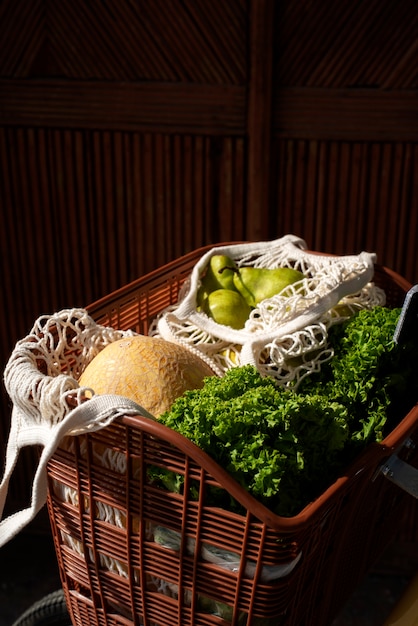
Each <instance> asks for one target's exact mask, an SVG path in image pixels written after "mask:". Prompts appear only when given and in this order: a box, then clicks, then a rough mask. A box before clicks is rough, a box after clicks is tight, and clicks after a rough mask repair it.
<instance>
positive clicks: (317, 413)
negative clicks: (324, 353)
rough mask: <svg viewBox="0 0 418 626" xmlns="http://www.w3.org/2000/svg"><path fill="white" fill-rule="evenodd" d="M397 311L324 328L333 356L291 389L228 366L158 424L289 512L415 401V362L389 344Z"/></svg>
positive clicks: (408, 350) (382, 310) (380, 310)
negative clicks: (179, 434)
mask: <svg viewBox="0 0 418 626" xmlns="http://www.w3.org/2000/svg"><path fill="white" fill-rule="evenodd" d="M399 312H400V311H399V309H395V310H393V309H389V308H386V307H374V308H373V309H371V310H367V309H364V310H362V311H360V312H359V313H358V314H356V315H355V316H354V317H353V318H351V319H350V320H348V321H346V322H344V323H343V324H341V325H339V326H335V327H333V328H332V329H331V331H330V335H329V341H330V343H331V345H332V348H333V351H334V357H333V359H331V360H330V362H329V363H328V364H327V365H326V366H323V368H322V370H321V372H320V373H319V374H318V375H314V376H312V377H311V378H310V379H309V378H306V379H305V381H304V383H303V384H302V385H301V386H300V387H299V388H298V390H297V392H296V391H294V390H292V389H289V388H284V387H279V386H277V384H276V382H275V381H274V380H273V379H271V378H269V377H262V376H261V375H260V373H259V372H258V371H257V370H256V368H255V367H253V366H244V367H236V368H232V369H231V370H229V371H228V372H227V373H226V374H225V376H224V377H223V378H217V377H209V378H206V379H205V384H204V386H203V388H202V389H199V390H193V391H187V392H186V393H185V394H184V395H183V396H181V397H180V398H178V399H177V400H176V401H175V402H174V404H173V406H172V407H171V409H170V410H169V411H168V412H166V413H164V414H163V415H162V416H161V421H162V422H163V423H165V424H166V425H167V426H169V427H171V428H173V429H174V430H177V431H179V432H181V433H182V434H183V435H184V436H186V437H188V438H189V439H191V440H192V441H194V442H195V443H196V444H197V445H198V446H200V447H201V448H202V449H203V450H205V451H206V452H208V453H209V454H210V455H211V456H212V457H213V458H214V459H215V460H216V461H217V462H218V463H219V464H220V465H222V466H223V467H225V468H226V469H227V470H228V471H229V472H230V474H231V475H232V476H233V477H234V478H235V479H236V480H237V481H238V482H239V483H240V484H241V485H242V486H243V487H244V488H246V489H248V491H249V492H250V493H251V494H252V495H254V496H255V497H256V498H258V499H259V500H260V501H261V502H263V503H264V504H265V505H267V506H268V507H269V508H270V509H271V510H273V511H274V512H275V513H277V514H279V515H283V516H292V515H295V514H297V513H298V512H300V510H301V509H302V508H303V507H304V506H306V505H307V504H308V503H309V502H310V501H312V500H313V499H315V498H316V497H317V496H318V495H320V493H321V492H322V491H323V490H324V489H325V488H326V487H327V486H329V485H330V484H331V483H332V482H333V481H334V480H335V479H336V478H337V476H338V475H339V473H340V472H341V471H342V470H343V468H344V467H345V466H346V465H347V463H349V462H350V461H351V460H353V458H354V456H355V455H356V454H358V452H359V451H360V450H361V449H362V448H364V446H365V445H367V444H368V443H370V442H372V441H381V440H382V438H383V437H384V434H385V432H386V430H387V428H388V426H389V423H390V425H391V427H392V426H393V425H394V421H395V420H396V419H398V420H399V419H400V418H401V417H403V416H404V415H405V414H406V411H407V410H409V409H410V408H411V407H412V406H413V404H414V403H415V402H416V401H417V396H418V359H416V358H414V355H413V350H412V347H411V346H408V345H404V346H398V345H397V344H395V343H394V342H393V333H394V329H395V326H396V322H397V319H398V317H399ZM162 478H164V477H162ZM215 496H216V494H215ZM230 506H232V504H231V503H230Z"/></svg>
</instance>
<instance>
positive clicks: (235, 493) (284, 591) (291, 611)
mask: <svg viewBox="0 0 418 626" xmlns="http://www.w3.org/2000/svg"><path fill="white" fill-rule="evenodd" d="M204 251H205V249H203V250H197V251H195V252H193V253H190V254H189V255H187V256H186V257H183V258H182V259H178V260H177V261H175V262H173V263H171V264H169V265H168V266H166V267H163V268H161V269H160V270H157V271H155V272H153V273H152V274H150V275H148V276H146V277H144V278H141V279H140V280H138V281H136V282H134V283H132V284H130V285H128V286H127V287H125V288H123V289H121V290H119V291H118V292H115V293H113V294H110V295H109V296H108V297H106V298H104V299H102V300H101V301H100V302H97V303H95V304H94V305H92V306H91V307H90V308H89V310H90V313H91V314H92V315H93V317H94V318H95V319H96V320H97V321H98V322H100V323H102V324H105V325H111V326H114V327H115V328H121V329H124V330H126V329H128V328H131V329H133V330H136V331H139V332H147V330H148V328H149V325H150V322H151V320H152V319H153V318H154V317H155V315H156V314H157V313H159V312H160V311H161V310H162V309H163V308H164V307H165V306H167V305H168V304H170V303H173V302H175V301H176V299H177V295H178V290H179V288H180V286H181V284H182V283H183V282H184V280H185V279H186V277H187V276H188V274H189V273H190V271H191V268H192V267H193V265H194V263H195V262H196V260H197V259H198V258H199V257H200V256H201V255H202V253H203V252H204ZM375 281H376V283H377V284H378V285H379V286H381V287H383V288H384V289H385V291H386V295H387V299H388V304H389V305H392V306H400V305H401V304H402V302H403V299H404V295H405V292H406V291H407V289H408V288H409V284H408V283H407V281H404V280H403V279H402V278H401V277H399V276H398V275H396V274H395V273H393V272H391V271H390V270H387V269H386V268H382V267H376V273H375ZM414 440H416V441H418V408H416V409H414V410H413V411H411V413H410V414H409V415H407V416H405V417H404V418H403V420H402V422H401V423H400V425H399V426H398V427H397V428H396V429H395V430H394V431H392V432H391V433H390V435H389V436H388V437H387V438H386V439H385V441H384V442H383V443H382V444H375V445H372V446H370V447H369V448H368V449H367V450H366V451H365V452H364V453H363V454H362V456H361V457H359V458H358V459H357V460H356V462H355V463H354V464H353V466H351V467H350V468H349V470H348V471H347V473H346V474H345V475H344V476H341V477H340V478H339V479H338V480H337V481H336V482H335V483H334V484H333V485H332V486H331V487H330V488H329V489H328V490H327V491H326V492H324V493H323V494H322V495H321V497H320V498H318V500H316V501H315V502H313V503H312V504H310V505H309V506H307V507H306V508H305V509H304V510H303V511H302V512H301V513H300V514H299V515H297V516H295V517H293V518H280V517H277V516H275V515H273V514H272V513H271V512H270V511H269V510H268V509H266V508H265V507H263V506H262V505H260V504H259V503H258V502H257V501H256V500H254V499H253V498H252V497H251V496H249V495H248V494H247V492H246V491H245V490H243V489H242V488H241V487H239V486H238V485H237V484H236V483H235V482H234V481H233V480H232V479H231V477H230V476H229V475H228V474H227V473H226V472H224V470H223V469H222V468H221V467H219V466H218V465H217V464H216V463H214V462H213V461H212V460H211V459H210V458H209V457H208V456H207V455H205V454H204V453H203V452H202V451H201V450H200V449H199V448H197V447H196V446H195V445H194V444H192V443H191V442H189V441H188V440H187V439H185V438H184V437H182V436H181V435H179V434H177V433H175V432H173V431H171V430H169V429H167V428H166V427H164V426H163V425H161V424H159V423H156V422H152V421H150V420H148V419H146V418H143V417H141V416H138V417H124V418H121V419H119V420H118V421H117V422H115V423H113V424H112V425H111V426H109V427H107V428H106V429H103V430H101V431H98V432H96V433H91V434H89V435H83V436H80V437H77V438H72V439H71V441H66V442H64V444H63V446H61V448H60V449H59V450H58V452H57V453H56V454H55V456H54V458H53V459H52V460H51V462H50V463H49V467H48V476H49V485H50V490H49V496H48V510H49V515H50V520H51V525H52V531H53V536H54V541H55V546H56V553H57V558H58V563H59V567H60V572H61V577H62V582H63V587H64V591H65V594H66V599H67V603H68V606H69V610H70V613H71V617H72V621H73V623H74V624H76V625H78V626H86V625H87V626H89V625H99V624H100V625H102V624H109V625H113V624H115V625H116V624H125V625H130V624H135V625H140V624H141V625H144V626H189V625H190V626H191V625H192V624H194V625H196V626H198V625H199V626H204V625H208V626H209V625H214V624H218V625H224V626H227V625H228V626H234V625H235V626H237V625H239V626H243V625H248V626H250V625H252V626H273V625H274V626H276V625H282V624H283V625H286V626H290V625H294V626H296V625H298V626H301V625H306V626H308V625H309V626H312V624H323V625H324V626H325V625H327V624H329V623H330V622H331V621H332V618H333V617H334V616H335V615H336V614H337V612H338V611H339V610H340V609H341V607H342V606H343V604H344V603H345V601H346V600H347V598H348V597H349V595H350V594H351V592H352V591H353V590H354V588H355V587H356V585H357V584H358V582H359V581H360V580H361V578H362V577H363V576H364V574H365V573H366V572H367V570H368V569H369V568H370V567H371V565H372V564H373V563H374V561H375V560H376V558H377V557H378V556H379V554H380V553H381V552H382V550H383V549H384V548H385V546H387V544H388V543H389V542H390V540H391V539H392V538H393V536H394V534H395V533H396V530H397V529H398V528H399V525H400V524H401V521H402V512H403V510H404V509H405V507H406V504H407V503H408V502H409V500H410V498H411V496H409V495H407V494H406V493H405V492H404V491H403V490H401V489H400V488H399V487H397V486H395V485H394V484H393V483H391V482H389V481H388V480H387V479H386V478H385V477H384V476H383V474H382V473H380V472H379V471H378V470H379V467H380V466H381V465H382V464H383V463H384V461H385V460H386V459H387V458H388V457H390V456H391V455H392V454H393V453H394V451H395V450H396V451H397V452H398V455H399V456H401V458H405V459H407V460H408V463H410V464H412V465H414V466H416V465H418V458H417V457H418V455H417V454H416V453H415V452H414V446H413V445H408V446H407V445H403V444H404V442H407V441H408V443H409V444H410V443H411V442H412V443H413V442H414ZM107 450H108V451H109V450H110V451H112V454H111V455H108V456H106V451H107ZM106 458H108V459H110V458H111V459H115V458H116V459H117V460H118V462H117V463H115V462H114V461H113V462H110V461H109V462H106V460H105V459H106ZM161 470H163V471H164V472H166V473H168V472H172V473H173V476H174V475H177V474H180V475H182V476H183V477H184V488H183V491H182V492H181V493H176V492H174V491H173V492H171V491H168V490H167V489H166V487H163V486H162V485H159V484H158V482H156V480H155V475H156V474H158V471H161ZM213 489H217V490H219V491H221V492H223V493H224V497H225V501H229V500H230V499H231V498H234V499H235V500H236V501H238V502H239V503H240V505H241V507H242V514H233V513H230V512H228V511H227V510H226V509H225V510H224V509H221V508H219V507H214V506H212V505H211V504H210V493H211V491H212V490H213ZM69 494H70V495H69Z"/></svg>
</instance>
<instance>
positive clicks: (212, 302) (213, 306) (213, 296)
mask: <svg viewBox="0 0 418 626" xmlns="http://www.w3.org/2000/svg"><path fill="white" fill-rule="evenodd" d="M202 310H203V311H204V312H205V313H206V315H208V316H209V317H211V318H212V319H213V320H215V322H217V323H218V324H223V325H224V326H230V327H231V328H235V329H237V330H239V329H240V328H243V327H244V325H245V322H246V321H247V319H248V316H249V315H250V313H251V307H250V306H249V305H248V304H247V302H246V301H245V300H244V298H243V297H242V296H241V295H240V294H239V293H238V292H237V291H232V289H216V290H215V291H212V292H211V293H209V295H208V296H207V298H206V300H205V302H204V303H203V307H202Z"/></svg>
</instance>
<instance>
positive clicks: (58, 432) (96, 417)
mask: <svg viewBox="0 0 418 626" xmlns="http://www.w3.org/2000/svg"><path fill="white" fill-rule="evenodd" d="M18 411H19V409H18V408H17V407H14V408H13V415H12V426H11V430H10V435H9V440H8V445H7V450H6V468H5V472H4V475H3V479H2V482H1V484H0V518H1V517H2V515H3V511H4V506H5V503H6V498H7V493H8V488H9V482H10V478H11V476H12V473H13V470H14V468H15V466H16V462H17V458H18V455H19V451H20V450H21V449H22V448H23V447H24V446H26V445H35V444H38V445H41V446H43V450H42V454H41V457H40V460H39V463H38V466H37V468H36V472H35V476H34V479H33V484H32V496H31V503H30V506H28V507H27V508H25V509H22V510H20V511H17V512H15V513H13V514H11V515H9V516H8V517H6V518H4V519H1V521H0V547H2V546H3V545H4V544H5V543H7V542H8V541H9V540H10V539H12V538H13V537H14V536H15V535H17V534H18V533H19V532H20V531H21V530H22V529H23V528H24V527H25V526H26V525H27V524H29V523H30V522H31V521H32V520H33V519H34V518H35V516H36V515H37V514H38V513H39V511H40V510H41V508H42V507H43V506H44V504H45V502H46V497H47V470H46V468H47V464H48V461H49V460H50V459H51V457H52V455H53V454H54V452H55V450H56V449H57V447H58V446H59V444H60V442H61V441H62V439H63V438H64V437H66V436H68V435H79V434H82V433H86V432H92V431H94V430H99V429H100V428H104V427H105V426H107V425H108V424H110V423H111V422H112V421H113V420H114V419H116V418H117V417H120V416H122V415H138V414H139V415H144V416H145V417H149V418H153V416H152V415H150V414H149V413H148V412H147V411H146V410H145V409H144V408H143V407H141V406H139V405H138V404H136V403H135V402H133V401H132V400H129V399H128V398H124V397H121V396H116V395H101V396H99V395H96V396H93V397H92V398H91V399H90V400H88V401H86V402H83V403H82V404H80V405H79V406H78V407H76V408H75V409H72V410H71V411H70V412H69V413H68V414H67V415H66V417H65V418H64V419H63V420H62V421H61V422H60V423H58V424H55V425H54V426H53V427H52V428H51V427H49V428H48V427H46V426H42V425H36V424H35V425H33V426H32V427H28V428H25V429H23V430H19V428H18V426H17V425H18V424H19V423H20V422H21V420H20V419H19V416H18V415H17V412H18Z"/></svg>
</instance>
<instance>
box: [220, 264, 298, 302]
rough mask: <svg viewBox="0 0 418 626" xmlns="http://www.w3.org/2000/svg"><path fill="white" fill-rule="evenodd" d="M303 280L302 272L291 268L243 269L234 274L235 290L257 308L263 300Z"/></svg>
mask: <svg viewBox="0 0 418 626" xmlns="http://www.w3.org/2000/svg"><path fill="white" fill-rule="evenodd" d="M303 278H304V275H303V274H302V272H299V270H295V269H293V268H291V267H278V268H274V269H269V268H265V267H241V268H239V269H236V270H235V271H234V273H233V281H234V286H235V289H236V290H237V291H238V292H239V293H240V294H241V295H242V296H243V298H244V299H245V300H246V302H247V303H248V304H249V306H251V307H256V306H257V304H259V302H261V301H262V300H266V299H267V298H271V297H273V296H275V295H276V294H278V293H281V292H282V291H283V290H284V289H285V288H286V287H289V285H292V284H293V283H296V282H297V281H299V280H302V279H303Z"/></svg>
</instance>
